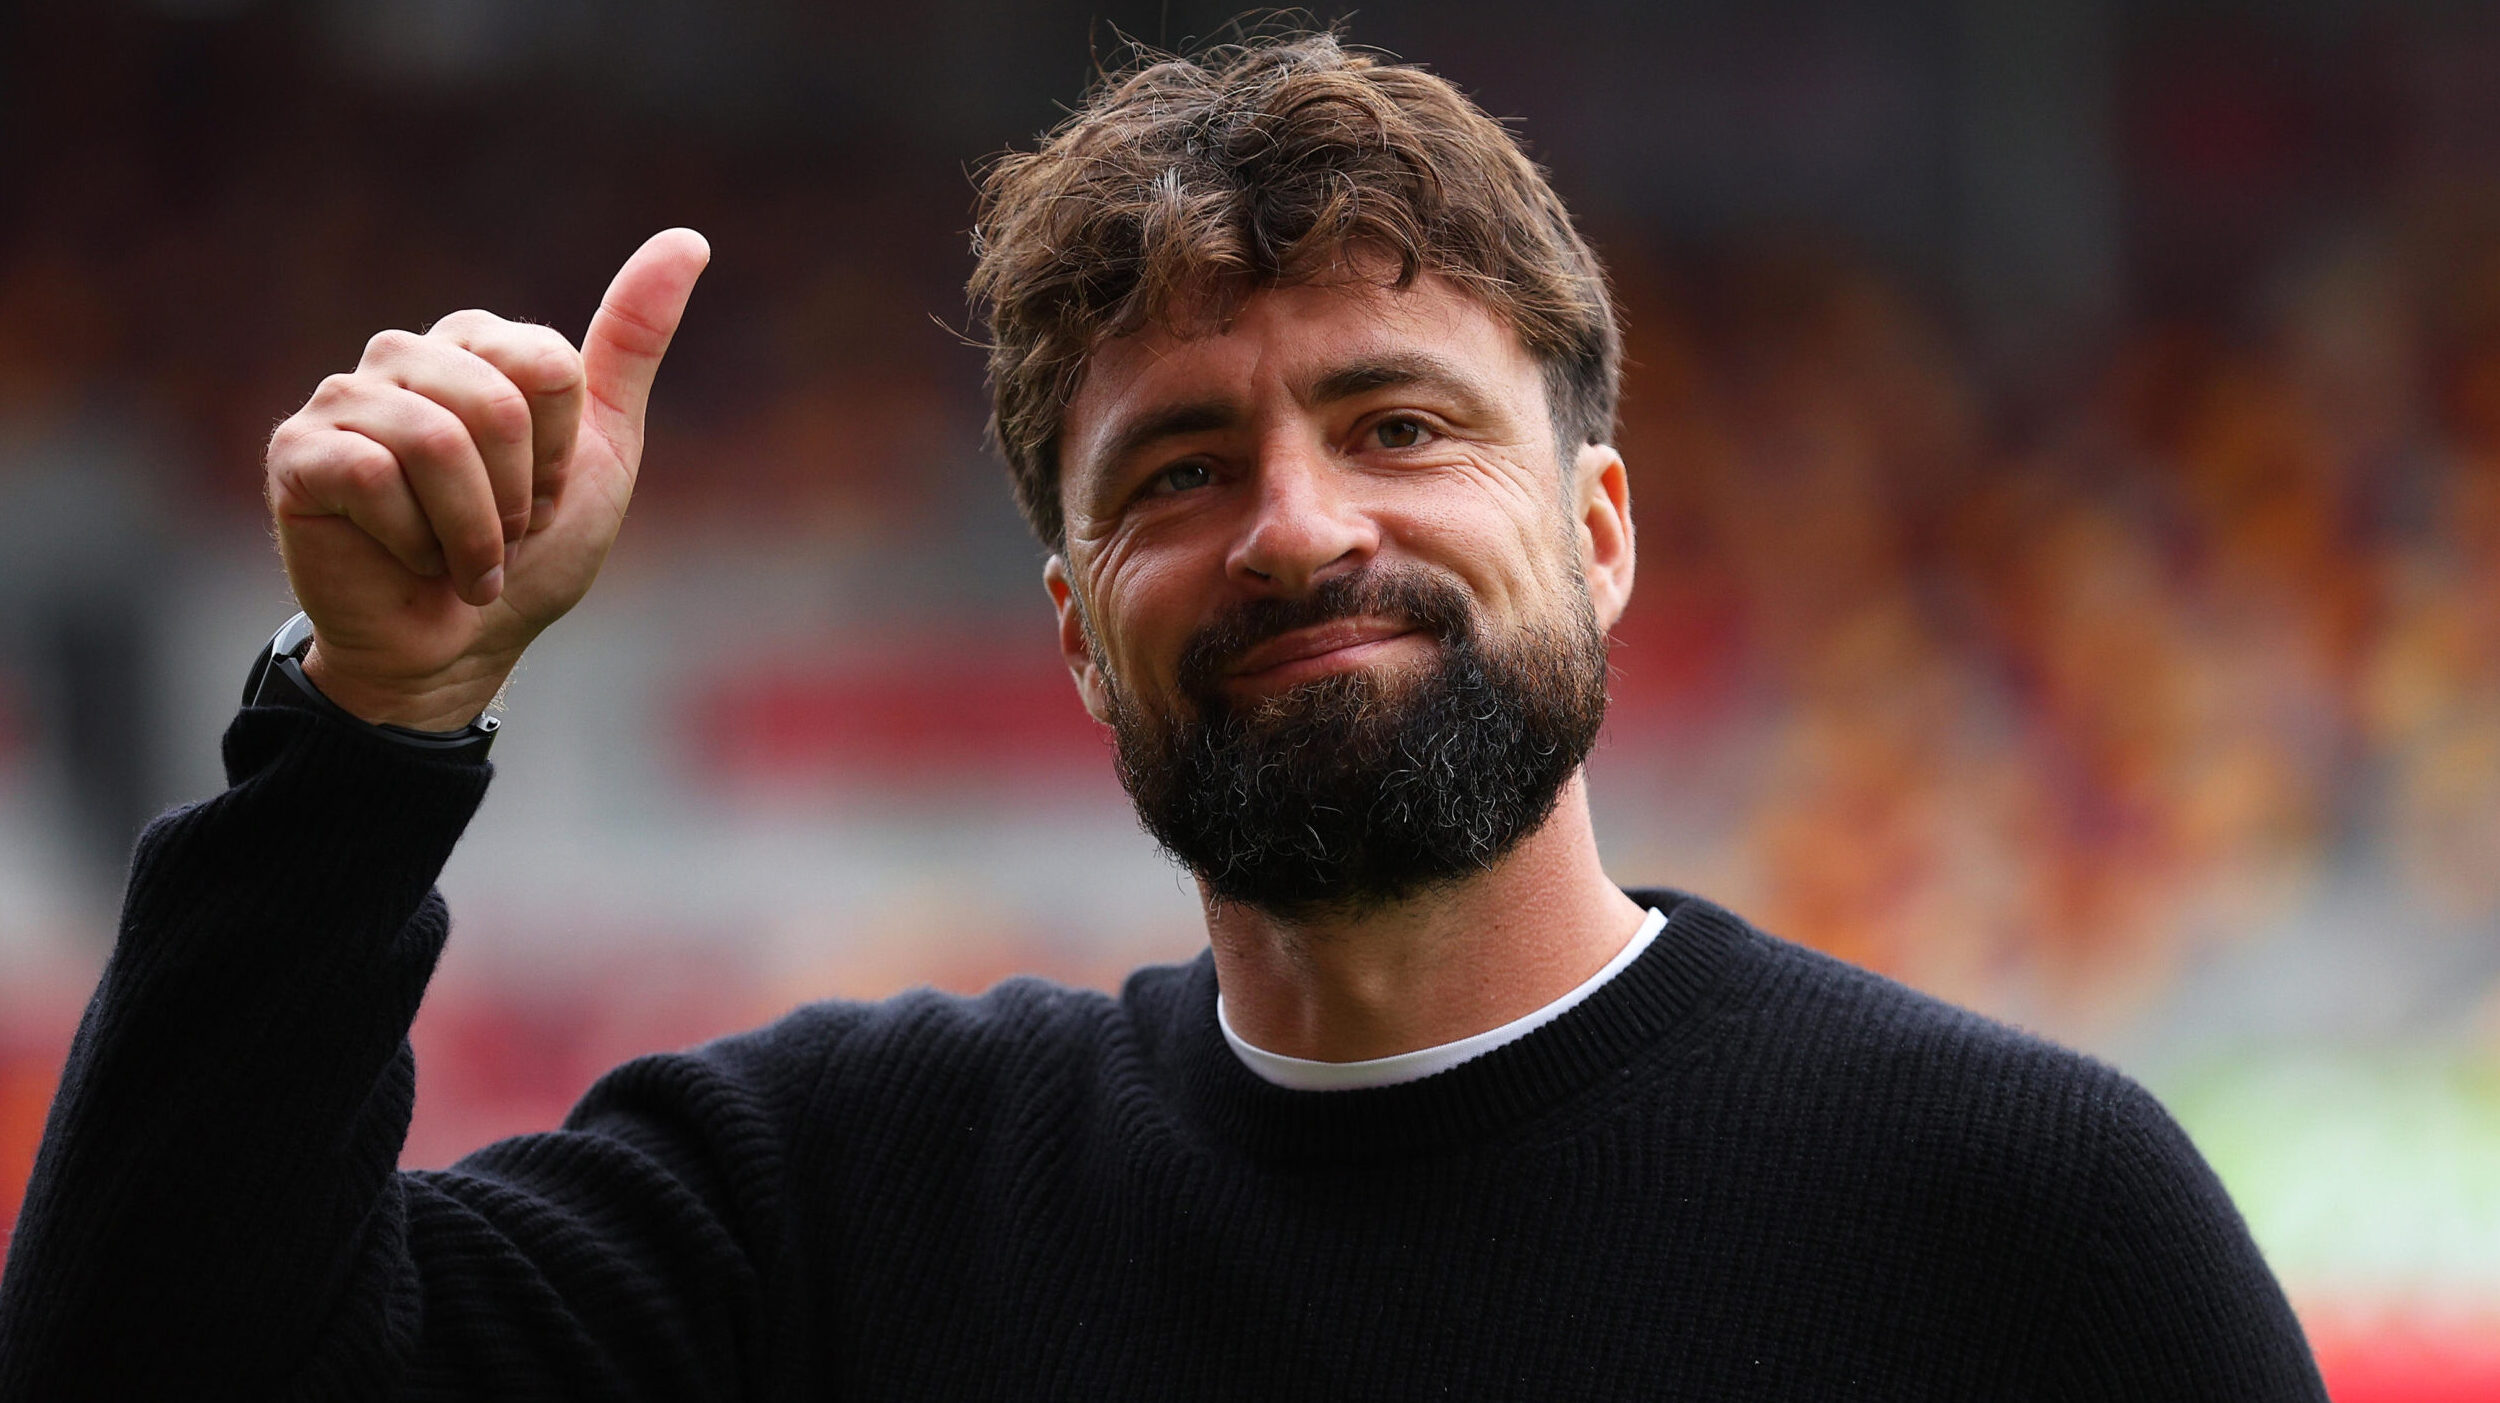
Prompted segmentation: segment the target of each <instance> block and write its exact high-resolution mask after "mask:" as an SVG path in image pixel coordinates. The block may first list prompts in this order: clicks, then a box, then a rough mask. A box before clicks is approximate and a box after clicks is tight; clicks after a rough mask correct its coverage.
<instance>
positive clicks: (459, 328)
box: [434, 307, 503, 336]
mask: <svg viewBox="0 0 2500 1403" xmlns="http://www.w3.org/2000/svg"><path fill="white" fill-rule="evenodd" d="M502 323H503V318H501V317H499V316H496V315H495V314H494V313H492V312H490V311H487V310H486V309H485V308H483V307H463V308H461V309H460V310H459V311H457V312H454V313H452V314H451V315H450V316H447V317H445V318H443V319H442V320H441V321H438V322H436V323H434V330H435V332H436V334H438V335H444V336H468V335H474V334H476V333H477V332H480V331H486V330H491V329H492V328H494V327H496V326H499V325H501V324H502Z"/></svg>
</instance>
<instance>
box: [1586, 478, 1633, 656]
mask: <svg viewBox="0 0 2500 1403" xmlns="http://www.w3.org/2000/svg"><path fill="white" fill-rule="evenodd" d="M1573 472H1574V486H1573V492H1572V503H1573V510H1574V511H1575V512H1576V513H1577V514H1578V517H1579V522H1578V526H1579V538H1580V569H1581V571H1582V573H1583V574H1585V575H1586V576H1587V578H1588V584H1589V605H1590V607H1591V608H1592V609H1593V610H1594V611H1595V612H1596V614H1597V626H1598V627H1599V628H1601V629H1611V628H1613V627H1614V626H1615V621H1616V620H1618V619H1620V618H1622V617H1623V610H1624V607H1625V606H1626V605H1628V604H1630V603H1631V602H1632V555H1633V551H1632V485H1631V482H1630V481H1629V480H1628V479H1627V478H1626V476H1625V474H1624V470H1623V455H1622V454H1620V453H1617V452H1616V451H1615V450H1614V446H1613V445H1611V444H1604V443H1589V444H1582V445H1581V446H1580V452H1579V456H1578V459H1577V461H1576V462H1575V463H1574V464H1573Z"/></svg>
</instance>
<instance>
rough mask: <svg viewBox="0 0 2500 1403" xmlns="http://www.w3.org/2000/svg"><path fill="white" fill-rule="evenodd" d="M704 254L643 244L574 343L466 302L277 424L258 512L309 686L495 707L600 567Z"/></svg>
mask: <svg viewBox="0 0 2500 1403" xmlns="http://www.w3.org/2000/svg"><path fill="white" fill-rule="evenodd" d="M710 258H711V248H710V247H709V246H708V245H707V244H705V243H704V241H703V236H702V235H700V234H697V233H695V232H694V231H693V230H691V229H669V230H665V231H663V232H661V233H659V234H655V235H653V236H652V237H651V239H650V240H649V241H648V242H646V243H645V244H643V246H642V247H641V248H640V249H638V250H636V251H635V253H634V255H633V257H631V258H628V259H627V260H625V266H624V267H622V268H620V269H618V270H617V274H616V278H615V281H613V282H611V283H610V284H609V285H608V291H607V295H606V296H605V297H604V298H602V299H601V300H600V304H599V311H598V314H597V315H596V316H594V317H592V318H591V322H590V330H589V331H588V332H587V333H586V334H585V335H584V336H583V337H582V345H581V349H580V350H578V351H576V350H575V349H574V348H573V346H572V343H570V342H568V341H566V340H565V339H564V337H563V336H562V335H560V334H558V333H557V332H555V331H552V330H550V329H548V328H546V327H543V326H533V325H529V324H527V323H523V322H512V321H506V320H504V319H503V318H501V317H498V316H495V315H493V314H491V313H487V312H479V311H466V312H454V313H453V314H452V315H450V316H448V317H445V318H443V319H442V320H441V321H439V322H437V323H435V325H434V327H433V329H432V330H430V331H428V332H427V333H426V334H424V335H423V336H418V335H415V334H412V333H410V332H405V331H385V332H383V333H381V334H380V335H378V336H376V337H374V338H373V340H372V341H371V342H370V343H368V344H367V345H366V347H365V353H364V358H363V359H362V360H361V361H359V362H358V363H357V366H356V369H355V370H354V371H352V372H350V373H348V374H345V375H333V376H331V377H330V378H329V379H327V380H324V381H322V382H321V388H320V389H319V390H317V391H316V392H315V393H314V394H313V397H312V399H311V400H310V401H309V402H308V403H306V404H305V406H304V407H303V408H302V409H299V410H297V411H296V412H295V413H294V415H293V416H291V417H289V418H288V419H287V420H286V422H285V423H283V424H280V425H279V426H278V430H277V432H276V433H275V434H274V435H272V436H271V438H270V441H269V461H268V480H267V490H268V496H269V509H270V513H271V514H272V516H274V517H275V518H276V521H277V528H278V550H279V553H280V555H281V556H283V557H284V559H285V561H286V572H287V579H288V581H289V582H290V583H291V584H292V585H293V586H294V587H295V597H296V599H297V601H298V602H299V603H301V604H302V605H303V607H304V611H305V612H306V613H307V614H310V615H311V616H312V621H313V650H312V653H311V655H310V656H309V657H307V658H306V659H305V661H304V669H305V672H306V673H307V674H308V675H309V676H311V678H312V680H313V682H314V684H315V685H316V686H318V687H320V688H321V690H322V693H323V694H324V695H326V696H328V697H329V698H330V699H331V700H332V701H334V702H337V703H338V704H339V705H340V706H342V707H344V708H346V709H347V710H348V711H350V712H352V713H354V714H355V715H357V716H360V717H362V718H364V719H365V720H367V721H377V722H393V723H396V724H399V725H403V726H414V727H417V728H418V729H421V730H437V731H440V730H456V729H458V728H459V727H461V726H464V725H467V724H468V723H469V722H470V721H472V720H475V719H476V717H477V716H478V714H479V713H480V712H482V711H484V710H485V709H486V706H487V704H488V703H489V702H491V701H492V700H494V696H495V693H496V691H497V689H499V688H501V687H502V686H503V683H504V679H505V678H506V677H508V676H510V675H511V672H512V668H513V665H514V664H515V663H516V662H518V661H519V660H520V657H521V651H522V650H523V649H524V648H526V647H528V646H529V643H530V641H531V640H532V639H534V638H536V637H537V636H538V634H539V632H540V631H541V630H543V629H545V628H546V627H547V626H548V625H549V624H551V623H554V622H555V621H556V620H557V619H559V618H561V617H563V615H564V613H565V611H567V610H569V609H571V608H572V607H573V605H574V604H575V603H577V602H579V601H580V599H581V597H582V595H583V594H584V593H586V592H587V591H588V590H589V589H590V583H591V581H592V580H593V579H594V578H596V577H597V575H598V573H599V566H600V564H601V562H603V561H605V560H606V559H607V554H608V547H609V546H610V545H612V544H614V542H615V540H616V532H617V528H618V527H619V526H620V525H621V524H622V523H623V521H624V518H625V505H626V503H627V501H628V500H630V499H631V498H632V496H633V491H634V477H635V474H636V472H637V471H638V470H639V468H640V466H641V463H642V442H643V413H644V409H645V407H646V406H647V405H648V404H649V402H650V398H651V382H652V379H653V377H654V376H656V375H657V374H658V373H659V368H660V357H661V356H662V355H663V354H664V353H666V352H667V350H668V343H669V338H670V337H671V336H673V335H674V334H675V333H676V330H677V322H678V318H679V317H680V316H681V315H682V314H683V313H684V311H685V307H686V298H687V297H688V295H689V294H691V293H692V292H693V290H694V283H695V279H696V278H697V277H699V276H701V274H702V272H703V267H704V264H705V263H706V262H708V261H709V260H710Z"/></svg>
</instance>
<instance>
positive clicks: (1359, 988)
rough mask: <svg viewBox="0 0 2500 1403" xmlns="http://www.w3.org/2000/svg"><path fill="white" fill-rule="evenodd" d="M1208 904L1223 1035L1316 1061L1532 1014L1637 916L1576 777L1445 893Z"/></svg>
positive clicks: (1380, 1051)
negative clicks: (1528, 827) (1306, 910)
mask: <svg viewBox="0 0 2500 1403" xmlns="http://www.w3.org/2000/svg"><path fill="white" fill-rule="evenodd" d="M1201 894H1202V897H1203V894H1204V889H1203V887H1202V888H1201ZM1206 907H1207V936H1208V940H1209V943H1210V944H1211V945H1212V946H1213V947H1214V951H1215V971H1216V980H1217V983H1218V986H1219V987H1221V988H1222V989H1223V991H1224V1013H1225V1017H1226V1018H1227V1019H1229V1020H1230V1021H1231V1023H1232V1026H1233V1030H1234V1031H1235V1032H1237V1033H1239V1034H1240V1035H1241V1036H1242V1037H1243V1038H1245V1039H1247V1040H1248V1041H1249V1042H1251V1043H1252V1044H1254V1045H1256V1046H1258V1047H1263V1048H1266V1049H1267V1050H1268V1051H1270V1052H1278V1053H1283V1054H1284V1055H1286V1056H1288V1057H1303V1058H1309V1059H1311V1060H1313V1061H1319V1062H1355V1061H1362V1060H1364V1059H1367V1058H1373V1057H1389V1056H1393V1055H1395V1054H1397V1053H1401V1052H1412V1051H1414V1050H1415V1049H1417V1048H1423V1047H1433V1046H1437V1045H1438V1044H1441V1043H1445V1042H1451V1041H1454V1040H1456V1039H1459V1038H1464V1037H1469V1036H1471V1035H1473V1034H1476V1033H1481V1032H1484V1031H1485V1030H1487V1029H1490V1028H1498V1027H1500V1026H1501V1025H1503V1024H1505V1023H1508V1022H1510V1021H1511V1020H1512V1019H1514V1018H1518V1017H1521V1016H1522V1015H1525V1014H1528V1013H1532V1012H1534V1011H1535V1010H1537V1009H1539V1008H1542V1007H1544V1006H1545V1005H1546V1004H1548V1003H1551V1002H1553V1001H1554V1000H1555V999H1558V998H1560V997H1562V996H1563V995H1564V994H1567V993H1569V992H1570V991H1571V990H1572V989H1574V988H1576V987H1577V986H1578V985H1579V984H1580V982H1581V981H1582V980H1584V979H1587V978H1588V977H1589V976H1590V975H1592V974H1595V973H1596V972H1597V971H1598V970H1599V969H1600V968H1602V967H1603V966H1604V965H1605V963H1606V961H1608V960H1609V959H1612V958H1613V957H1614V955H1615V953H1616V952H1617V951H1619V950H1621V949H1622V948H1623V943H1624V941H1626V940H1627V939H1629V938H1630V937H1631V935H1632V933H1633V931H1634V930H1636V929H1637V928H1638V927H1639V925H1640V919H1641V912H1640V907H1639V906H1637V905H1635V904H1634V903H1633V901H1632V899H1631V898H1630V897H1627V896H1625V895H1624V894H1623V893H1622V891H1621V890H1619V889H1618V888H1617V887H1616V886H1615V885H1614V883H1613V882H1611V881H1608V880H1607V878H1606V873H1605V870H1604V869H1603V868H1602V867H1601V866H1600V865H1599V864H1598V860H1597V837H1596V833H1595V830H1594V829H1593V828H1592V827H1591V825H1590V823H1589V807H1588V792H1587V790H1586V788H1585V787H1584V784H1583V780H1582V777H1581V776H1578V775H1574V776H1573V777H1572V780H1571V783H1570V784H1569V786H1567V787H1566V788H1565V789H1564V790H1563V794H1562V798H1561V801H1560V802H1559V803H1558V804H1556V805H1555V808H1554V814H1553V817H1551V818H1549V819H1548V820H1546V822H1545V825H1544V827H1542V828H1540V829H1538V830H1537V831H1536V832H1535V833H1533V834H1531V835H1529V836H1528V838H1527V839H1526V840H1524V841H1522V842H1521V843H1520V845H1519V846H1518V847H1517V848H1514V849H1512V850H1511V852H1510V853H1509V854H1508V855H1507V856H1505V857H1503V858H1502V860H1501V861H1499V862H1497V863H1495V864H1493V865H1492V866H1491V867H1489V868H1487V869H1485V870H1484V871H1483V872H1482V873H1480V874H1477V875H1476V876H1473V877H1469V878H1468V879H1466V880H1465V881H1463V882H1460V883H1458V884H1456V885H1454V886H1451V887H1447V888H1444V889H1440V890H1436V891H1433V892H1431V893H1429V894H1426V895H1423V896H1419V897H1416V898H1414V899H1413V900H1410V901H1405V902H1399V903H1396V904H1393V905H1390V906H1385V907H1380V908H1376V909H1372V910H1367V911H1365V912H1363V913H1362V914H1360V915H1354V916H1345V917H1323V918H1320V919H1316V920H1312V921H1308V922H1303V921H1286V920H1280V919H1278V918H1277V917H1275V916H1272V915H1269V914H1268V913H1266V912H1264V911H1257V910H1253V909H1251V908H1249V907H1245V906H1240V905H1235V904H1225V903H1218V902H1215V901H1213V900H1211V899H1210V900H1207V903H1206Z"/></svg>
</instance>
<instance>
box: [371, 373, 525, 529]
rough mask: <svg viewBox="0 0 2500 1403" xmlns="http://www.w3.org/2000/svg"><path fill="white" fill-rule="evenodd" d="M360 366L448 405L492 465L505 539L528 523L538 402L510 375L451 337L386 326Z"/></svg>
mask: <svg viewBox="0 0 2500 1403" xmlns="http://www.w3.org/2000/svg"><path fill="white" fill-rule="evenodd" d="M358 370H359V372H360V373H363V374H367V375H373V376H378V377H380V378H381V379H382V380H384V381H386V382H388V383H390V384H394V385H397V386H399V387H400V388H402V389H405V390H409V391H412V392H413V393H415V394H417V395H420V396H422V397H423V398H425V399H429V400H432V401H433V402H434V403H436V404H438V405H441V406H442V407H443V408H444V409H446V410H449V411H450V412H451V413H452V414H453V415H454V416H455V417H457V418H458V419H459V420H460V422H461V424H462V425H463V426H464V427H465V428H466V429H467V431H468V438H469V442H470V444H471V445H472V447H473V448H474V449H475V452H476V456H477V459H478V461H479V463H480V464H482V465H483V466H484V468H485V470H486V482H487V486H488V488H489V490H490V492H491V493H492V496H493V499H494V507H495V515H496V519H497V521H498V523H499V525H500V528H501V533H502V538H503V539H504V540H507V541H515V540H519V539H520V537H521V533H522V532H523V531H524V530H526V529H527V528H528V526H529V510H530V479H531V476H532V472H531V464H530V452H531V448H530V444H531V430H532V425H531V420H532V414H531V407H530V402H529V397H528V396H527V395H525V394H523V393H522V392H521V388H520V387H519V386H517V385H515V384H513V383H512V380H511V378H510V377H508V376H506V375H505V374H504V373H503V372H502V371H500V370H498V369H496V368H495V367H494V366H492V365H490V364H488V363H487V361H486V360H485V359H484V358H483V357H481V356H479V355H477V354H476V353H475V352H472V351H470V350H468V349H467V348H465V347H463V346H460V345H458V344H456V343H455V342H453V341H451V340H449V339H437V338H434V337H431V336H415V335H411V334H410V333H408V332H405V331H386V332H383V333H382V334H381V335H379V336H376V337H374V338H373V340H372V341H371V342H370V343H369V344H368V345H367V346H366V348H365V358H364V361H363V363H362V364H361V365H360V366H359V367H358Z"/></svg>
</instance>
